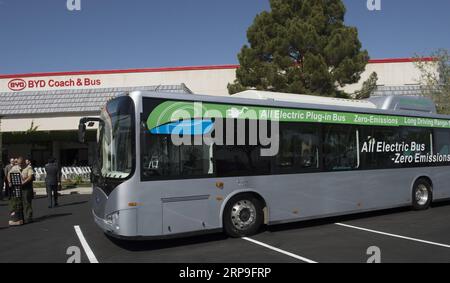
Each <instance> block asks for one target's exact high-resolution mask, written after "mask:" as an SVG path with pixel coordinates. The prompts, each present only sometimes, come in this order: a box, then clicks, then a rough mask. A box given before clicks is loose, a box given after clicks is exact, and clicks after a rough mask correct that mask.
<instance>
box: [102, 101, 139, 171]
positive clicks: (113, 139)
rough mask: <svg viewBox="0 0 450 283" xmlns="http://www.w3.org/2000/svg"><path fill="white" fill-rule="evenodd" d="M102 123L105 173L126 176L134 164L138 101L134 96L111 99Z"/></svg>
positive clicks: (103, 168)
mask: <svg viewBox="0 0 450 283" xmlns="http://www.w3.org/2000/svg"><path fill="white" fill-rule="evenodd" d="M100 118H101V119H102V123H100V127H99V151H98V153H99V158H98V160H99V164H97V166H98V168H97V170H96V171H97V172H98V173H101V175H102V176H103V177H106V178H113V179H125V178H127V177H129V176H130V174H131V173H132V171H133V166H134V122H133V121H134V104H133V101H132V99H131V98H130V97H127V96H124V97H119V98H116V99H114V100H111V101H110V102H108V104H107V105H106V107H105V108H104V109H103V110H102V112H101V115H100Z"/></svg>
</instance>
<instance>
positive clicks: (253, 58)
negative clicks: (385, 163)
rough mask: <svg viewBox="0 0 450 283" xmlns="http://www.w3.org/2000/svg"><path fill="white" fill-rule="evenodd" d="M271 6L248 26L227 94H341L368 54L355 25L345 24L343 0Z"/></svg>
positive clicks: (278, 0)
mask: <svg viewBox="0 0 450 283" xmlns="http://www.w3.org/2000/svg"><path fill="white" fill-rule="evenodd" d="M270 6H271V11H270V12H268V11H265V12H262V13H261V14H259V15H257V16H256V18H255V20H254V22H253V24H252V25H251V26H250V27H249V29H248V31H247V38H248V42H249V45H244V46H243V47H242V49H241V52H240V53H239V54H238V59H239V62H240V68H238V69H237V71H236V78H237V79H236V81H235V82H234V84H229V85H228V90H229V92H230V93H231V94H232V93H235V92H238V91H242V90H245V89H249V88H254V89H257V90H269V91H279V92H288V93H303V94H313V95H322V96H342V92H340V91H338V87H343V86H344V85H346V84H351V83H356V82H358V81H359V79H360V75H361V73H362V72H363V71H364V69H365V66H366V64H367V61H368V59H369V56H368V53H367V51H366V50H361V42H360V41H359V39H358V31H357V29H356V28H354V27H348V26H345V25H344V15H345V12H346V9H345V6H344V4H343V3H342V1H341V0H270Z"/></svg>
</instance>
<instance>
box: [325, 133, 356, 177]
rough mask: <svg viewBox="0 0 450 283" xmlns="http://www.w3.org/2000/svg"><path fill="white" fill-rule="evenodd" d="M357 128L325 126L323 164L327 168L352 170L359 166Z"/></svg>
mask: <svg viewBox="0 0 450 283" xmlns="http://www.w3.org/2000/svg"><path fill="white" fill-rule="evenodd" d="M357 154H358V153H357V145H356V128H355V127H353V126H345V125H339V126H335V125H326V126H324V141H323V166H324V169H325V170H333V171H338V170H350V169H354V168H356V166H357Z"/></svg>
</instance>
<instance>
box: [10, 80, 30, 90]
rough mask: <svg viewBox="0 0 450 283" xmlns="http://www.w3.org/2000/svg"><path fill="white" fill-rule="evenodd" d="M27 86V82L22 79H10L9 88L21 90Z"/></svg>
mask: <svg viewBox="0 0 450 283" xmlns="http://www.w3.org/2000/svg"><path fill="white" fill-rule="evenodd" d="M26 87H27V83H26V82H25V81H24V80H22V79H14V80H10V81H9V83H8V88H9V89H10V90H12V91H21V90H23V89H25V88H26Z"/></svg>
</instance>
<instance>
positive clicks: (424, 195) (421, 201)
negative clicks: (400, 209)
mask: <svg viewBox="0 0 450 283" xmlns="http://www.w3.org/2000/svg"><path fill="white" fill-rule="evenodd" d="M428 198H429V193H428V188H427V187H426V186H425V185H422V184H420V185H419V186H418V187H417V190H416V202H417V204H418V205H425V204H426V203H427V202H428Z"/></svg>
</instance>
